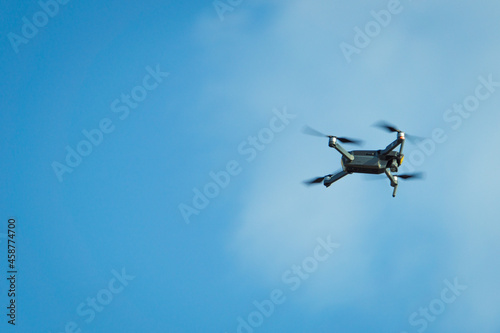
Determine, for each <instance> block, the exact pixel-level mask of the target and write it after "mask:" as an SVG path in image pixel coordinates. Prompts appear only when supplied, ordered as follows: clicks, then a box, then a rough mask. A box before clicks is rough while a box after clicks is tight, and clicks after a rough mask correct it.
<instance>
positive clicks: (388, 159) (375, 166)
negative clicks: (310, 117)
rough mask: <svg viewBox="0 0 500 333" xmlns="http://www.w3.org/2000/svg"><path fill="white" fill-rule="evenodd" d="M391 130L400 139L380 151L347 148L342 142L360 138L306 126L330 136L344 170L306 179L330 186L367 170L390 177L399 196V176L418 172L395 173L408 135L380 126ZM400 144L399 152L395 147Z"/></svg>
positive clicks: (402, 176) (309, 182) (312, 131)
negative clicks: (337, 135)
mask: <svg viewBox="0 0 500 333" xmlns="http://www.w3.org/2000/svg"><path fill="white" fill-rule="evenodd" d="M378 126H379V127H382V128H384V129H386V130H388V131H390V132H396V133H397V138H396V140H394V141H393V142H391V143H390V144H389V145H388V146H387V147H385V149H381V150H353V151H347V150H346V149H345V148H344V147H343V146H342V145H341V144H340V143H354V144H357V143H360V141H359V140H353V139H348V138H341V137H336V136H332V135H324V134H322V133H320V132H318V131H316V130H314V129H312V128H310V127H307V128H306V129H305V132H306V133H307V134H311V135H315V136H325V137H328V138H329V141H328V145H329V146H330V147H331V148H334V149H335V150H337V151H338V152H339V153H340V154H341V155H342V159H341V165H342V170H341V171H339V172H337V173H335V174H330V175H327V176H324V177H319V178H315V179H313V180H311V181H308V182H306V183H307V184H319V183H323V184H324V185H325V186H326V187H329V186H330V185H332V184H333V183H334V182H336V181H338V180H339V179H341V178H343V177H345V176H347V175H349V174H352V173H364V174H383V173H385V175H386V176H387V177H388V178H389V180H390V182H391V186H392V187H393V188H394V190H393V193H392V196H393V197H395V196H396V191H397V188H398V184H399V183H398V180H399V179H410V178H418V177H420V175H419V174H411V175H399V176H398V175H393V174H392V173H393V172H397V171H398V168H399V167H400V166H401V164H402V163H403V160H404V154H403V148H404V144H405V140H406V135H405V133H404V132H403V131H400V130H398V129H397V128H395V127H394V126H392V125H389V124H386V123H383V124H380V125H378ZM398 147H399V151H396V148H398Z"/></svg>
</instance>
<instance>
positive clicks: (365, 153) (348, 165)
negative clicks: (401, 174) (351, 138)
mask: <svg viewBox="0 0 500 333" xmlns="http://www.w3.org/2000/svg"><path fill="white" fill-rule="evenodd" d="M349 153H350V154H352V155H353V156H354V160H352V161H350V160H349V159H348V158H346V157H342V166H343V168H344V170H345V171H346V172H349V173H370V174H381V173H384V171H385V169H386V168H390V169H391V171H394V172H395V171H397V167H398V166H399V165H400V163H398V153H397V152H394V151H391V152H389V153H388V154H386V155H380V150H354V151H350V152H349Z"/></svg>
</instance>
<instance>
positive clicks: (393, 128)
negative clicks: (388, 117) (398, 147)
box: [373, 120, 424, 142]
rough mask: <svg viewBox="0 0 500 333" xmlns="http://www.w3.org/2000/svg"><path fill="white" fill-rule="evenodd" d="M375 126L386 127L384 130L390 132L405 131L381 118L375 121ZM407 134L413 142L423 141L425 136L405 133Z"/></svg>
mask: <svg viewBox="0 0 500 333" xmlns="http://www.w3.org/2000/svg"><path fill="white" fill-rule="evenodd" d="M373 126H375V127H378V128H381V129H384V130H386V131H387V132H390V133H400V132H403V131H402V130H400V129H398V128H397V127H396V126H394V125H392V124H390V123H388V122H387V121H384V120H381V121H379V122H377V123H375V124H374V125H373ZM405 136H406V138H407V139H409V140H410V141H412V142H415V141H422V140H423V139H424V138H421V137H419V136H415V135H409V134H407V133H405Z"/></svg>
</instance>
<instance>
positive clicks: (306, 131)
mask: <svg viewBox="0 0 500 333" xmlns="http://www.w3.org/2000/svg"><path fill="white" fill-rule="evenodd" d="M302 132H303V133H304V134H308V135H312V136H318V137H326V138H337V140H339V141H340V142H342V143H352V144H354V145H360V144H362V143H363V141H361V140H356V139H350V138H345V137H338V136H334V135H327V134H324V133H321V132H319V131H317V130H315V129H314V128H311V127H309V126H304V129H303V130H302Z"/></svg>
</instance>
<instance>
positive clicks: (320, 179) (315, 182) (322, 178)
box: [304, 175, 331, 185]
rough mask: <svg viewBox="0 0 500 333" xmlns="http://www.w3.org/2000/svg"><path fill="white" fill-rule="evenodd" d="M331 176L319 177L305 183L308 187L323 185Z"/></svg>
mask: <svg viewBox="0 0 500 333" xmlns="http://www.w3.org/2000/svg"><path fill="white" fill-rule="evenodd" d="M329 176H331V175H327V176H324V177H318V178H314V179H311V180H307V181H305V182H304V184H306V185H314V184H321V183H322V182H323V180H324V179H325V178H326V177H329Z"/></svg>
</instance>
